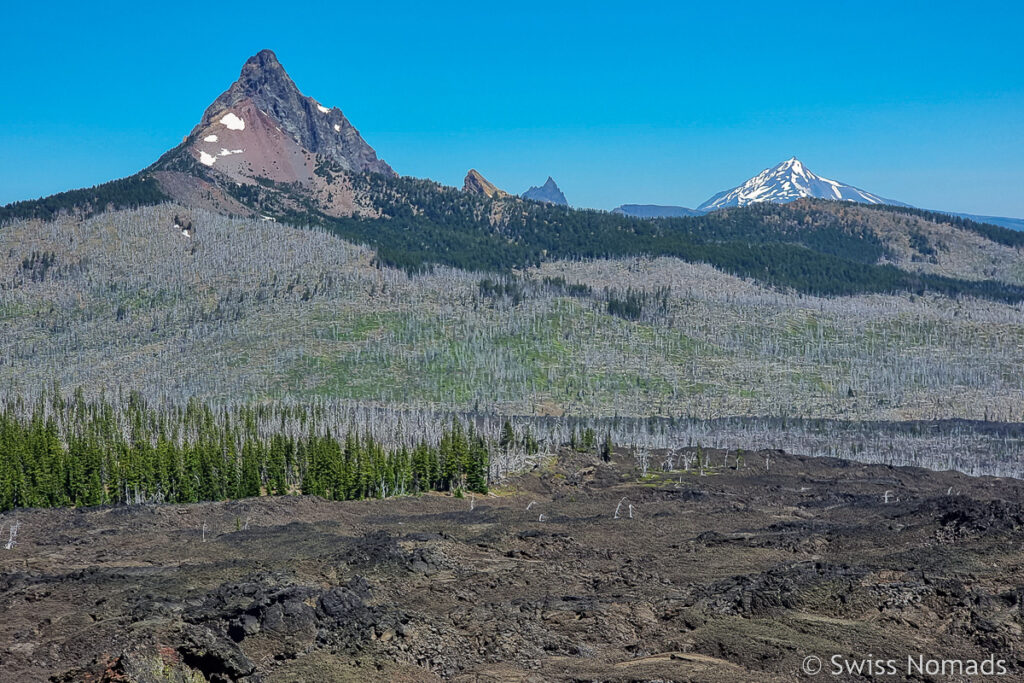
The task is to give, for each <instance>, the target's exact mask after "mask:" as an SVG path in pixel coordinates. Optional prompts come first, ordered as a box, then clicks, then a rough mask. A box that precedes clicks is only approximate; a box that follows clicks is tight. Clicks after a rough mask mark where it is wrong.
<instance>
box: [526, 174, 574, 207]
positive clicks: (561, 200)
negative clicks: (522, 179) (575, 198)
mask: <svg viewBox="0 0 1024 683" xmlns="http://www.w3.org/2000/svg"><path fill="white" fill-rule="evenodd" d="M522 196H523V199H532V200H534V201H538V202H548V203H549V204H560V205H562V206H568V205H569V202H568V201H566V199H565V195H564V194H562V191H561V190H560V189H559V188H558V184H557V183H556V182H555V181H554V179H553V178H552V177H551V176H548V179H547V182H545V183H544V184H543V185H541V186H540V187H537V186H533V187H531V188H530V189H529V190H527V191H526V192H524V193H523V195H522Z"/></svg>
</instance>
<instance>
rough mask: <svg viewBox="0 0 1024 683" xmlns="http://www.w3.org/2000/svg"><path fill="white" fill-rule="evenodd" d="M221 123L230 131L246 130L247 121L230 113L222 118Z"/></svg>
mask: <svg viewBox="0 0 1024 683" xmlns="http://www.w3.org/2000/svg"><path fill="white" fill-rule="evenodd" d="M220 122H221V123H223V124H224V125H225V126H227V129H228V130H245V121H243V120H242V119H240V118H238V117H237V116H235V113H234V112H230V111H229V112H228V113H227V114H225V115H224V116H222V117H221V119H220Z"/></svg>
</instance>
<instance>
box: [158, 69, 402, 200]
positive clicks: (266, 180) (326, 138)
mask: <svg viewBox="0 0 1024 683" xmlns="http://www.w3.org/2000/svg"><path fill="white" fill-rule="evenodd" d="M149 170H150V171H152V172H154V174H155V175H156V177H157V179H158V180H159V182H160V184H161V186H162V187H163V189H164V191H165V192H167V193H168V194H169V195H170V196H172V197H173V198H175V199H177V200H179V201H182V202H183V203H186V204H190V205H197V204H198V205H208V208H213V209H215V210H218V211H225V210H227V211H230V212H232V213H248V212H250V211H248V210H246V208H245V207H244V206H242V205H243V204H247V203H248V204H251V202H246V201H245V200H247V199H251V195H254V194H258V192H257V186H262V187H263V188H273V187H274V186H275V185H276V184H280V185H288V186H290V187H291V188H292V193H293V194H295V193H297V194H298V195H299V196H300V197H302V198H304V199H307V200H310V201H311V202H312V204H313V205H314V206H316V207H317V208H319V209H320V210H322V211H324V213H326V214H329V215H335V216H346V215H352V214H358V213H372V211H370V210H368V208H367V207H365V206H361V205H360V201H359V199H358V198H357V197H356V196H355V193H354V192H353V191H352V188H351V186H350V184H349V183H347V182H346V181H345V179H344V176H343V174H344V173H345V172H370V173H379V174H383V175H388V176H395V175H396V174H395V172H394V171H393V170H392V169H391V167H390V166H389V165H388V164H387V163H386V162H385V161H383V160H382V159H378V158H377V153H376V152H375V151H374V149H373V148H372V147H370V145H369V144H368V143H367V142H366V141H365V140H364V139H363V137H362V136H361V135H360V134H359V131H358V130H356V128H355V127H354V126H353V125H352V124H351V122H349V120H348V119H347V118H346V117H345V115H344V114H343V113H342V112H341V110H340V109H339V108H338V107H327V106H324V105H322V104H320V103H319V102H318V101H317V100H315V99H313V98H312V97H309V96H306V95H304V94H303V93H302V92H301V91H300V90H299V89H298V87H297V86H296V85H295V83H294V82H293V81H292V79H291V78H290V77H289V76H288V74H287V72H285V70H284V67H282V66H281V63H280V62H279V61H278V59H277V56H276V55H275V54H274V53H273V52H272V51H270V50H262V51H260V52H259V53H258V54H256V55H254V56H252V57H250V58H249V59H248V61H246V63H245V65H244V66H243V67H242V72H241V74H240V75H239V77H238V80H236V81H235V82H234V83H233V84H232V85H231V87H230V88H228V89H227V90H226V91H225V92H224V93H223V94H221V95H220V96H219V97H218V98H217V99H216V100H214V101H213V103H212V104H211V105H210V106H209V107H208V108H207V109H206V112H205V113H204V114H203V116H202V119H201V120H200V122H199V124H198V125H196V127H195V128H193V129H192V132H191V133H189V134H188V136H186V137H185V140H184V141H183V142H182V143H181V144H180V145H178V146H177V147H175V148H174V149H172V150H171V151H169V152H168V153H167V154H165V155H164V156H163V157H161V158H160V160H159V161H158V162H157V163H156V164H154V165H153V166H152V167H151V168H150V169H149ZM336 181H337V182H336ZM332 185H333V187H332ZM239 188H241V189H239ZM277 199H278V204H280V205H281V206H280V208H285V209H286V208H289V205H290V204H295V203H296V202H295V199H296V198H295V197H292V198H290V199H289V200H288V201H285V200H284V199H283V198H281V197H278V198H277ZM300 203H301V202H300ZM296 208H298V207H296Z"/></svg>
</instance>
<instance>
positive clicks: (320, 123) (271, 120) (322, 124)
mask: <svg viewBox="0 0 1024 683" xmlns="http://www.w3.org/2000/svg"><path fill="white" fill-rule="evenodd" d="M237 109H243V110H249V111H250V113H252V112H253V110H255V111H258V112H259V114H262V116H263V117H265V118H266V120H267V121H266V124H269V125H271V126H272V127H273V128H274V129H276V130H277V131H278V132H279V133H280V134H281V135H282V136H284V137H285V138H287V139H289V141H291V142H294V143H295V144H296V145H298V146H299V147H301V148H302V149H303V150H305V151H308V152H312V153H313V154H314V155H317V154H319V155H322V156H324V157H326V158H327V159H329V160H330V161H332V162H334V163H335V164H337V165H339V166H340V167H341V168H343V169H344V170H346V171H371V172H373V173H386V174H388V175H394V174H395V172H394V171H393V170H392V169H391V167H390V166H388V164H387V163H386V162H384V161H383V160H381V159H378V158H377V153H376V152H375V151H374V150H373V148H372V147H370V145H368V144H367V143H366V141H365V140H363V138H362V136H361V135H360V134H359V131H358V130H356V129H355V127H354V126H353V125H352V124H351V123H350V122H349V120H348V119H347V118H345V115H344V114H342V113H341V110H340V109H338V108H337V107H333V108H328V107H325V106H323V105H321V104H320V103H319V102H317V101H316V100H315V99H313V98H312V97H307V96H305V95H303V94H302V93H301V92H300V91H299V89H298V88H297V87H296V86H295V83H294V82H292V79H291V78H289V76H288V74H287V73H286V72H285V70H284V67H282V66H281V63H280V62H279V61H277V57H276V56H275V55H274V53H273V52H271V51H270V50H263V51H261V52H260V53H259V54H257V55H255V56H253V57H250V58H249V60H248V61H247V62H246V63H245V66H243V67H242V73H241V75H240V76H239V77H238V80H237V81H235V82H234V84H232V86H231V87H230V88H228V89H227V91H225V92H224V93H223V94H222V95H221V96H220V97H218V98H217V99H216V100H214V102H213V104H211V105H210V107H209V108H208V109H207V110H206V113H205V114H203V120H202V122H201V123H200V124H199V126H198V127H197V130H195V131H193V134H192V137H196V134H197V133H198V132H200V130H199V129H203V131H202V132H204V133H205V132H206V129H208V128H210V129H216V128H217V127H218V124H221V121H222V119H223V117H225V116H227V115H229V114H231V113H233V112H234V113H236V115H237V112H236V110H237ZM229 120H230V119H229ZM243 122H244V119H243ZM221 125H223V124H221ZM228 128H229V129H231V126H230V125H229V126H228ZM213 132H214V134H216V133H217V130H213ZM233 132H237V133H244V129H241V130H237V124H236V130H234V131H233ZM204 137H205V136H204ZM237 137H244V135H242V136H237ZM200 140H202V138H200ZM214 147H216V144H215V145H214ZM218 151H219V150H218ZM208 153H209V151H208Z"/></svg>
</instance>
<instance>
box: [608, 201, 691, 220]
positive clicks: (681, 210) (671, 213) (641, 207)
mask: <svg viewBox="0 0 1024 683" xmlns="http://www.w3.org/2000/svg"><path fill="white" fill-rule="evenodd" d="M612 213H616V214H620V215H623V216H632V217H633V218H682V217H684V216H700V215H702V214H703V213H704V212H703V211H697V210H696V209H688V208H687V207H685V206H661V205H659V204H623V205H621V206H618V207H616V208H614V209H612Z"/></svg>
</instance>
